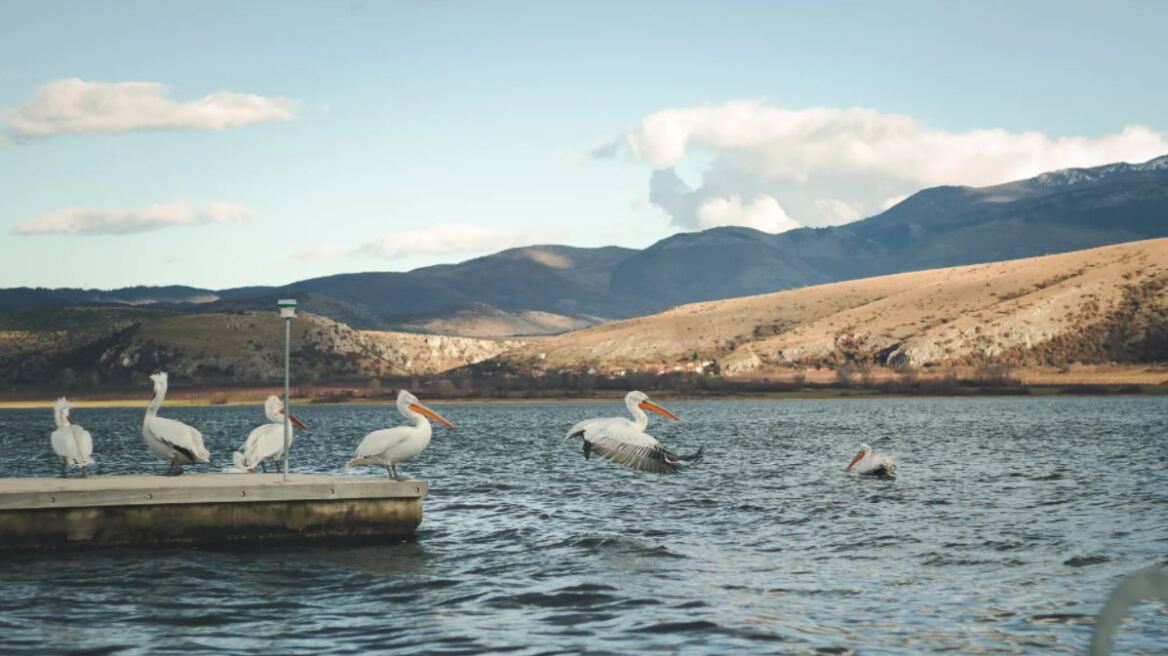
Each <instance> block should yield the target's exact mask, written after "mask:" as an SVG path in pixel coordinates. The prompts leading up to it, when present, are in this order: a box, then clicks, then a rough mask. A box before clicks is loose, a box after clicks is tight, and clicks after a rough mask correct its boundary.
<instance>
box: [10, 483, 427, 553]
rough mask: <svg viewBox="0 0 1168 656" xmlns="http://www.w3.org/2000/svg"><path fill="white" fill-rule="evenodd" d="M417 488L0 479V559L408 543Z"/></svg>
mask: <svg viewBox="0 0 1168 656" xmlns="http://www.w3.org/2000/svg"><path fill="white" fill-rule="evenodd" d="M427 489H428V488H427V485H426V482H425V481H421V480H405V481H393V480H389V479H387V478H376V477H355V476H319V475H309V474H292V475H289V477H288V481H287V482H284V481H283V477H282V476H281V475H279V474H205V475H186V476H182V477H165V476H93V477H90V478H84V479H80V478H71V479H50V478H9V479H0V551H14V550H30V549H59V548H73V547H97V546H152V545H171V544H230V543H248V542H277V543H288V542H309V541H338V542H340V541H377V540H386V541H388V540H393V539H397V538H403V537H408V536H411V535H413V533H414V530H415V529H416V528H417V527H418V524H420V523H421V521H422V499H423V498H424V497H425V496H426V492H427Z"/></svg>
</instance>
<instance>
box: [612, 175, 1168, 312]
mask: <svg viewBox="0 0 1168 656" xmlns="http://www.w3.org/2000/svg"><path fill="white" fill-rule="evenodd" d="M1163 236H1168V156H1164V157H1160V158H1157V159H1154V160H1151V161H1149V162H1146V163H1144V164H1110V165H1107V166H1101V167H1097V168H1091V169H1067V170H1063V171H1054V172H1051V173H1044V174H1042V175H1039V176H1037V177H1035V178H1030V179H1028V180H1022V181H1018V182H1010V183H1007V184H1002V185H996V186H993V187H982V188H973V187H936V188H932V189H926V190H923V191H921V192H918V193H916V194H914V195H912V196H911V197H909V198H907V199H905V200H904V201H902V202H900V203H898V204H897V205H895V206H894V207H892V208H890V209H889V210H887V211H885V212H883V213H881V214H878V215H876V216H874V217H871V218H868V219H864V220H862V221H857V222H855V223H850V224H847V225H844V226H839V227H831V228H818V229H812V228H802V229H798V230H792V231H790V232H784V233H781V234H778V235H770V234H766V233H761V232H758V231H755V230H751V229H749V228H718V229H713V230H707V231H705V232H700V233H686V234H679V235H674V236H673V237H670V238H668V239H665V240H662V241H660V242H658V243H656V244H654V245H652V246H650V247H649V248H647V249H645V250H644V251H641V252H639V253H636V254H635V255H633V256H631V257H629V258H627V259H626V260H624V261H623V262H622V263H621V264H620V266H618V267H617V269H616V270H615V271H614V272H613V285H614V287H620V288H622V289H625V290H629V291H632V292H633V293H634V294H636V295H638V296H641V297H646V296H649V295H652V297H653V298H657V299H659V300H660V301H661V303H662V304H663V305H664V306H670V305H676V304H679V303H687V302H693V301H700V300H713V299H719V298H730V297H734V296H743V295H747V294H761V293H765V292H770V291H775V290H778V289H786V288H793V287H801V286H804V285H812V284H822V283H827V282H835V281H840V280H852V279H856V278H861V277H867V276H878V275H883V274H887V273H899V272H903V271H917V270H921V269H929V268H934V267H944V266H955V265H962V264H974V263H978V262H994V261H999V260H1007V259H1013V258H1020V257H1031V256H1035V255H1044V254H1047V253H1061V252H1067V251H1073V250H1078V249H1084V248H1091V247H1094V246H1103V245H1106V244H1115V243H1121V242H1126V241H1135V240H1139V239H1148V238H1152V237H1163Z"/></svg>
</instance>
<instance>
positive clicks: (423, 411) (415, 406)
mask: <svg viewBox="0 0 1168 656" xmlns="http://www.w3.org/2000/svg"><path fill="white" fill-rule="evenodd" d="M410 410H413V411H414V412H416V413H418V414H420V415H425V416H427V417H429V418H430V419H433V420H434V421H436V422H438V423H440V424H442V425H443V426H445V427H447V428H454V424H452V423H450V422H449V421H446V418H445V417H443V416H442V415H440V414H438V413H437V412H434V411H433V410H431V409H430V408H427V407H426V406H424V405H422V404H421V403H412V404H410Z"/></svg>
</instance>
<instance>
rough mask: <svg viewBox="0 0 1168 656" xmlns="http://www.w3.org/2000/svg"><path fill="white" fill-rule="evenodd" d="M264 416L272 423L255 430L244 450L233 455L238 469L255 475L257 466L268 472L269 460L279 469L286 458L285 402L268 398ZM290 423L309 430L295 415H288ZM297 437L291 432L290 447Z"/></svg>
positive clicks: (289, 435)
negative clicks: (280, 463)
mask: <svg viewBox="0 0 1168 656" xmlns="http://www.w3.org/2000/svg"><path fill="white" fill-rule="evenodd" d="M264 414H265V415H267V417H268V421H269V422H270V423H267V424H264V425H263V426H260V427H259V428H257V429H255V430H253V431H252V432H251V434H249V435H248V436H247V441H246V442H244V443H243V449H242V450H241V451H236V452H235V453H234V454H233V455H232V459H233V460H234V461H235V465H236V466H237V467H239V468H241V469H245V470H247V471H248V472H251V473H253V474H254V473H255V470H256V467H257V466H259V467H262V468H263V470H264V471H265V472H266V471H267V470H268V465H267V463H268V460H269V459H271V460H274V461H276V463H277V465H276V467H277V468H279V462H280V461H281V460H282V459H283V458H284V402H283V401H281V400H280V397H278V396H276V395H275V394H272V395H271V396H269V397H268V400H267V401H265V402H264ZM288 421H289V423H291V424H292V426H293V427H294V428H299V429H300V430H305V431H306V430H308V426H305V425H304V422H302V421H300V420H299V419H297V418H296V417H295V416H293V415H288ZM295 436H296V431H295V430H292V431H289V433H288V446H289V447H291V446H292V438H293V437H295Z"/></svg>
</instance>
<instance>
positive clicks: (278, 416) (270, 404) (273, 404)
mask: <svg viewBox="0 0 1168 656" xmlns="http://www.w3.org/2000/svg"><path fill="white" fill-rule="evenodd" d="M264 414H265V415H267V417H268V421H270V422H272V423H273V424H282V423H284V402H283V401H281V400H280V397H278V396H276V395H275V394H271V395H269V396H268V400H267V401H264ZM288 421H289V422H291V424H292V425H293V426H295V427H296V428H299V429H300V430H308V426H305V425H304V422H302V421H300V420H299V419H297V418H296V416H295V415H288Z"/></svg>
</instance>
